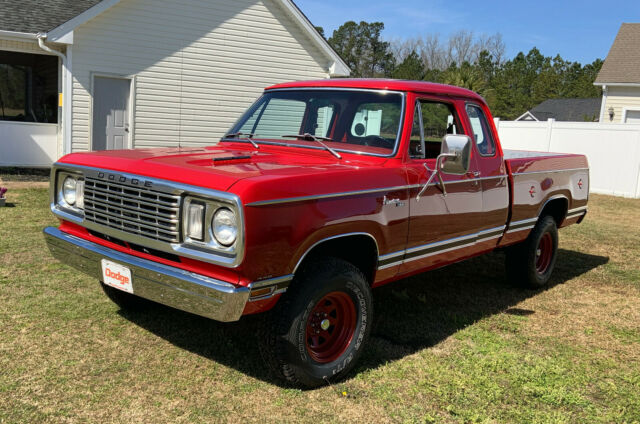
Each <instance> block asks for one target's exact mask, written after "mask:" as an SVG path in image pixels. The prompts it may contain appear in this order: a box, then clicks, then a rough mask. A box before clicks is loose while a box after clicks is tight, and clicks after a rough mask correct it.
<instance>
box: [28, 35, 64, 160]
mask: <svg viewBox="0 0 640 424" xmlns="http://www.w3.org/2000/svg"><path fill="white" fill-rule="evenodd" d="M36 37H37V39H38V46H39V47H40V48H41V49H42V50H44V51H45V52H48V53H51V54H53V55H56V56H58V57H59V58H60V59H62V69H63V70H66V69H67V56H66V55H65V54H64V53H62V52H59V51H57V50H54V49H52V48H51V47H49V46H47V45H46V44H44V40H45V39H46V38H47V34H46V33H38V34H37V35H36ZM64 75H65V74H64V73H63V77H64ZM64 87H65V82H64V80H63V82H62V96H63V97H62V117H61V119H62V140H63V142H62V143H63V144H62V146H63V147H62V155H63V156H64V155H66V154H67V153H71V146H70V144H71V143H69V142H68V141H70V140H71V137H69V136H68V135H70V134H67V132H68V131H69V128H67V125H65V124H66V123H67V119H65V118H66V114H67V113H69V110H68V108H67V107H66V105H67V104H68V101H67V96H68V95H70V93H65V92H64Z"/></svg>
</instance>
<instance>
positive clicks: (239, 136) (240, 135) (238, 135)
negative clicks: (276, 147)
mask: <svg viewBox="0 0 640 424" xmlns="http://www.w3.org/2000/svg"><path fill="white" fill-rule="evenodd" d="M253 136H255V134H252V133H247V134H245V133H242V132H237V133H229V134H227V135H225V136H224V137H222V138H237V139H239V140H247V141H248V142H249V143H251V144H253V147H255V148H256V149H259V148H260V146H259V145H258V143H256V142H255V141H253V140H252V139H251V138H252V137H253Z"/></svg>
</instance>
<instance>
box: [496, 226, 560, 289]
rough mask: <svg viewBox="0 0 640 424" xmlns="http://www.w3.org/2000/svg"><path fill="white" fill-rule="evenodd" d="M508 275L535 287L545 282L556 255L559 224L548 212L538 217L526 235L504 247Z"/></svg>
mask: <svg viewBox="0 0 640 424" xmlns="http://www.w3.org/2000/svg"><path fill="white" fill-rule="evenodd" d="M506 253H507V260H506V268H507V278H508V279H509V280H510V281H511V282H512V283H514V284H517V285H520V286H524V287H528V288H532V289H537V288H541V287H544V286H546V285H547V283H548V282H549V279H550V278H551V273H552V272H553V268H554V266H555V263H556V257H557V255H558V228H557V226H556V222H555V220H554V219H553V217H551V216H545V217H543V218H541V219H540V220H538V223H537V224H536V226H535V227H534V228H533V230H531V233H530V234H529V237H527V239H526V240H525V241H524V242H522V243H520V244H518V245H515V246H511V247H509V248H508V249H507V252H506Z"/></svg>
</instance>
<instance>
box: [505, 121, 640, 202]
mask: <svg viewBox="0 0 640 424" xmlns="http://www.w3.org/2000/svg"><path fill="white" fill-rule="evenodd" d="M495 122H496V128H498V133H499V135H500V141H501V142H502V147H503V148H505V149H517V150H534V151H542V152H559V153H580V154H584V155H586V156H587V158H588V159H589V168H590V183H591V184H590V185H591V192H592V193H602V194H612V195H614V196H624V197H634V198H640V125H636V124H601V123H599V122H556V121H554V120H553V119H550V120H548V121H546V122H524V121H500V119H496V120H495Z"/></svg>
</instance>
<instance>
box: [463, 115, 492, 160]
mask: <svg viewBox="0 0 640 424" xmlns="http://www.w3.org/2000/svg"><path fill="white" fill-rule="evenodd" d="M467 115H469V121H470V122H471V128H472V129H473V139H474V140H475V141H476V146H477V147H478V152H479V153H480V154H481V155H482V156H493V155H494V154H495V153H496V143H495V141H494V140H493V134H492V133H491V128H490V127H489V123H488V122H487V118H486V117H485V116H484V112H483V111H482V109H480V108H479V107H478V106H476V105H467Z"/></svg>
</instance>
